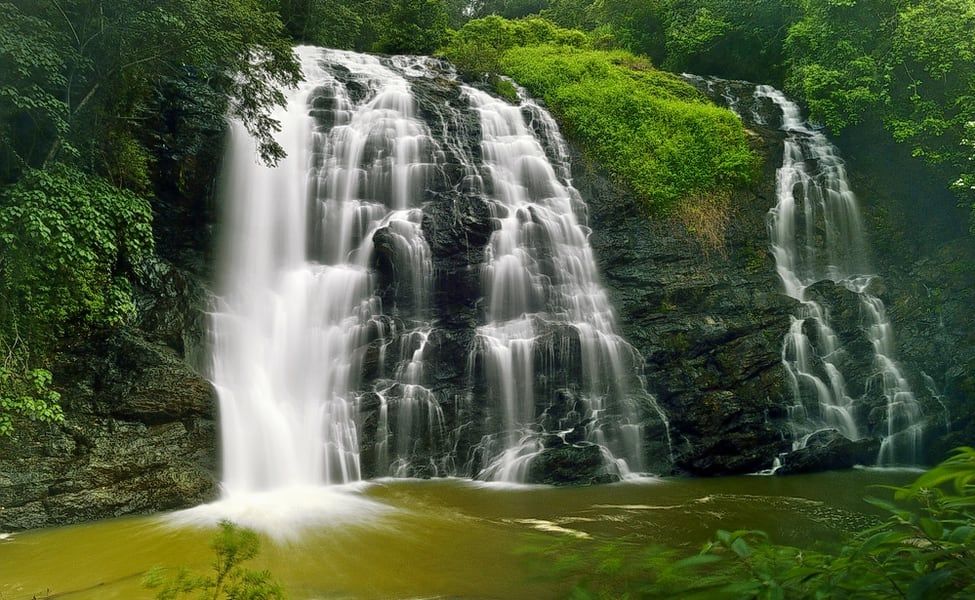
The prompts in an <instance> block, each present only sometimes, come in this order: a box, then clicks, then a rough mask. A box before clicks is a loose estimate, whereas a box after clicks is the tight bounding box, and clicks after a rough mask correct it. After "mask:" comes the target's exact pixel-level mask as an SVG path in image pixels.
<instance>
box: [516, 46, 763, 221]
mask: <svg viewBox="0 0 975 600" xmlns="http://www.w3.org/2000/svg"><path fill="white" fill-rule="evenodd" d="M502 69H503V71H504V72H505V73H506V74H507V75H509V76H511V77H512V78H513V79H515V80H516V81H517V82H518V83H519V84H521V85H523V86H525V88H527V89H528V91H529V92H531V93H532V94H534V95H536V96H539V97H541V98H542V99H543V100H544V101H545V102H546V104H547V105H548V106H549V108H550V109H551V110H552V112H553V113H555V114H556V115H557V116H558V117H559V118H560V122H561V123H562V124H563V126H564V128H565V130H566V132H567V133H568V134H569V135H570V136H572V137H574V138H576V139H578V140H579V141H580V142H582V143H583V145H584V147H585V149H586V151H587V153H589V154H590V155H591V156H592V158H594V159H596V160H597V161H599V162H600V163H601V164H602V165H604V166H605V167H606V168H607V170H608V171H609V172H610V173H611V174H612V175H613V176H614V177H616V178H617V179H618V180H620V181H622V182H625V183H626V184H628V185H629V186H630V187H632V189H634V190H635V191H636V192H637V193H638V194H639V195H640V197H641V198H643V199H644V200H645V202H646V205H647V207H648V208H649V209H650V211H651V212H653V213H657V214H663V213H671V212H673V210H674V209H675V207H676V206H677V204H678V203H680V202H681V201H683V200H685V199H689V198H694V197H699V198H700V197H710V196H715V197H717V196H721V195H724V194H727V192H728V190H730V189H731V188H733V187H736V186H739V185H742V184H744V183H746V182H748V181H750V180H751V179H752V178H753V177H754V176H755V174H756V165H757V162H756V157H755V156H754V154H753V153H752V152H751V150H750V149H749V147H748V143H747V139H746V134H745V129H744V126H743V125H742V123H741V120H740V119H738V117H736V116H735V115H734V114H732V113H731V112H729V111H727V110H724V109H721V108H718V107H716V106H714V105H712V104H711V103H710V102H708V101H707V100H705V99H704V98H703V97H702V96H701V95H700V94H699V93H698V92H697V91H696V90H695V89H694V88H693V87H691V86H690V85H688V84H687V83H685V82H684V81H682V80H681V79H679V78H677V77H675V76H673V75H670V74H667V73H663V72H661V71H658V70H656V69H654V68H652V66H651V65H650V63H649V61H647V60H646V59H644V58H640V57H637V56H634V55H633V54H630V53H628V52H623V51H599V50H585V49H579V48H570V47H564V46H561V47H560V46H552V45H543V46H535V47H521V48H513V49H511V50H509V51H508V52H507V53H506V54H505V56H504V58H503V59H502Z"/></svg>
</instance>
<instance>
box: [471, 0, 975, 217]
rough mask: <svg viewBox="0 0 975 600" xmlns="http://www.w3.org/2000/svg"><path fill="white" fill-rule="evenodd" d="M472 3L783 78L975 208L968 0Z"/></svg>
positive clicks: (702, 68)
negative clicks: (897, 148)
mask: <svg viewBox="0 0 975 600" xmlns="http://www.w3.org/2000/svg"><path fill="white" fill-rule="evenodd" d="M481 4H484V5H486V6H485V7H484V8H483V9H482V10H488V11H490V12H495V13H497V14H501V15H505V16H508V17H523V16H527V15H539V16H543V17H545V18H548V19H550V20H552V21H553V22H554V23H555V24H556V25H560V26H564V27H576V28H580V29H583V30H585V31H586V32H587V33H589V34H590V35H593V36H598V37H599V38H600V39H602V40H603V41H604V43H605V42H610V43H615V44H616V45H617V46H619V47H621V48H623V49H626V50H629V51H631V52H633V53H636V54H641V55H646V56H648V57H649V58H650V59H651V60H652V61H653V63H654V64H656V65H659V66H661V67H662V68H664V69H667V70H671V71H677V72H680V71H689V72H693V73H696V74H699V75H717V76H721V77H727V78H734V79H748V80H751V81H755V82H758V83H772V84H775V85H779V86H784V87H785V88H786V91H787V92H789V93H790V94H791V95H792V96H794V97H796V98H797V99H798V100H800V101H802V102H803V103H804V104H805V105H806V106H807V107H808V108H809V110H810V112H811V116H812V118H813V119H815V120H818V121H820V122H822V123H823V124H825V125H826V126H827V127H828V128H829V129H830V131H831V133H833V134H839V133H841V132H843V131H844V130H846V129H848V128H850V127H852V126H854V125H856V126H858V127H860V128H861V131H866V132H869V133H870V135H871V137H872V138H874V139H876V140H877V144H878V147H880V148H882V147H883V145H884V144H888V145H889V144H895V143H896V144H903V145H905V146H907V147H908V148H910V150H911V152H912V153H913V154H914V156H915V157H917V158H919V159H921V160H923V161H925V162H926V163H927V164H928V165H929V167H930V172H931V174H932V176H933V177H936V178H939V179H940V180H941V181H942V182H943V185H944V186H945V187H946V188H948V187H951V188H952V189H954V190H955V191H956V192H957V194H958V198H959V200H960V202H961V203H962V204H963V205H965V206H970V207H972V209H973V215H975V151H973V147H972V141H971V140H972V135H973V134H972V131H973V130H975V124H973V123H975V91H973V90H975V58H973V57H975V36H973V35H972V33H971V32H972V31H973V30H975V0H614V1H613V2H607V1H604V0H497V1H493V2H484V3H481ZM478 6H480V5H478ZM480 14H489V13H484V12H482V13H480ZM879 151H881V152H882V151H883V150H882V149H881V150H879ZM972 225H973V228H975V217H973V221H972Z"/></svg>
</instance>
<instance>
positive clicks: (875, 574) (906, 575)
mask: <svg viewBox="0 0 975 600" xmlns="http://www.w3.org/2000/svg"><path fill="white" fill-rule="evenodd" d="M891 491H892V492H893V501H886V500H878V499H867V502H869V503H871V504H873V505H874V506H877V507H879V508H880V509H881V510H883V511H884V512H885V513H886V514H887V515H888V516H887V518H886V520H884V521H883V522H881V523H879V524H877V525H875V526H873V527H869V528H867V529H864V530H862V531H858V532H855V533H853V534H852V535H850V537H849V539H848V540H847V541H846V542H845V543H843V544H842V545H841V546H840V547H838V548H834V549H832V550H816V549H809V548H795V547H791V546H782V545H778V544H775V543H773V542H772V541H771V540H770V539H769V538H768V536H767V535H766V534H764V533H762V532H759V531H736V532H728V531H719V532H718V533H717V536H716V538H715V539H714V541H712V542H711V543H708V544H707V545H706V546H705V547H704V548H703V549H702V550H701V552H700V553H699V554H696V555H691V556H686V555H681V553H679V552H677V551H674V550H671V549H666V548H660V547H650V548H647V547H642V546H640V545H639V544H638V543H635V544H633V545H627V544H626V543H625V542H623V543H621V542H614V543H606V544H602V545H599V546H598V547H595V548H593V547H588V546H587V547H580V546H579V545H578V544H579V543H578V542H568V543H565V544H559V545H557V546H554V547H551V546H549V547H537V548H532V549H530V552H531V553H532V554H534V555H535V556H540V557H541V558H543V559H544V560H546V561H554V562H553V564H554V565H555V568H556V573H558V575H559V576H562V577H569V578H571V579H572V580H574V581H575V584H576V588H575V589H574V590H573V594H572V597H573V598H579V599H583V598H624V597H625V598H673V597H680V598H702V599H704V598H728V599H748V598H755V599H760V598H761V599H776V598H862V599H870V598H876V599H878V600H880V599H886V598H912V599H913V598H917V599H922V598H962V597H971V595H972V594H975V450H973V449H972V448H962V449H959V450H957V451H956V452H955V454H954V456H952V457H951V458H949V459H948V460H946V461H945V462H943V463H942V464H940V465H938V466H937V467H935V468H933V469H931V470H930V471H928V472H927V473H925V474H923V475H921V476H920V477H919V478H918V479H917V480H916V481H915V482H914V483H913V484H911V485H909V486H906V487H900V488H892V489H891Z"/></svg>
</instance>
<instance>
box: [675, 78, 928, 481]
mask: <svg viewBox="0 0 975 600" xmlns="http://www.w3.org/2000/svg"><path fill="white" fill-rule="evenodd" d="M685 78H687V79H688V80H689V81H690V82H691V83H693V84H695V85H697V86H698V87H699V88H700V89H702V91H705V92H706V93H708V95H710V96H712V97H715V98H716V99H719V101H723V102H724V103H726V104H727V105H728V106H729V108H731V109H732V110H734V111H735V112H736V113H738V114H739V115H740V116H741V117H742V118H743V119H744V120H745V121H746V122H751V123H753V124H755V125H757V126H760V127H774V126H776V125H778V126H779V128H780V129H781V131H782V132H783V133H784V140H783V146H784V148H783V159H782V165H781V167H780V168H779V169H778V171H777V173H776V198H775V200H776V204H775V206H774V207H773V208H772V210H771V211H770V212H769V218H768V228H769V236H770V238H771V250H772V254H773V256H774V258H775V264H776V270H777V272H778V275H779V278H780V280H781V281H782V284H783V286H784V288H785V293H786V294H787V295H788V296H790V297H792V298H794V299H796V300H798V301H799V302H800V308H799V311H798V313H797V314H796V315H795V317H794V318H793V319H792V325H791V327H790V328H789V330H788V332H787V333H786V336H785V340H784V343H783V348H782V362H783V365H784V366H785V368H786V371H787V373H788V376H789V378H790V382H791V386H792V389H793V397H794V399H795V404H794V405H793V406H792V407H790V409H789V425H790V428H791V430H792V435H793V449H794V451H800V453H798V454H800V455H801V451H803V450H804V449H806V448H807V447H809V446H813V445H819V444H827V443H833V442H835V441H836V440H840V441H841V443H843V444H847V447H848V448H851V449H852V450H851V452H853V454H855V455H856V460H857V462H863V463H876V464H879V465H913V464H917V463H918V461H919V458H920V456H921V450H922V442H923V429H924V426H925V423H926V420H925V418H924V415H923V414H922V409H921V405H920V404H919V402H918V400H917V398H916V397H915V394H914V392H913V391H912V389H911V385H910V384H909V382H908V380H907V377H906V376H905V374H904V372H903V370H902V367H901V366H900V365H899V364H898V363H897V361H896V358H895V356H894V355H895V346H894V338H893V328H892V326H891V323H890V321H889V319H888V318H887V314H886V309H885V307H884V303H883V301H882V300H881V299H880V298H879V297H878V291H879V290H881V289H882V288H881V283H880V281H879V277H878V276H877V275H876V274H875V273H874V272H873V271H872V270H871V267H870V261H869V250H868V248H867V238H866V235H865V233H864V228H863V224H862V222H861V217H860V209H859V207H858V205H857V199H856V196H855V195H854V193H853V191H852V190H851V188H850V183H849V180H848V177H847V173H846V169H845V166H844V163H843V160H842V159H841V158H840V156H839V154H838V152H837V149H836V148H835V147H834V146H833V145H832V144H831V143H830V142H829V140H828V139H827V138H826V136H825V135H824V134H823V133H822V132H821V131H820V130H818V129H817V128H815V127H814V126H812V125H810V124H809V123H807V122H806V121H805V120H804V119H803V118H802V115H801V112H800V109H799V107H798V106H797V105H796V104H795V103H794V102H792V101H791V100H789V99H788V98H786V96H785V95H784V94H783V93H782V92H780V91H779V90H776V89H774V88H772V87H770V86H765V85H760V86H751V85H749V84H745V83H743V82H734V81H726V80H721V79H717V78H701V77H695V76H691V75H685ZM749 93H750V97H749ZM831 311H832V313H831ZM833 313H835V314H833ZM839 317H844V318H843V319H839V321H838V318H839ZM851 321H855V323H853V324H852V326H851ZM837 327H841V328H842V329H843V330H844V331H839V330H837ZM852 330H855V331H852ZM876 438H879V439H880V444H879V446H875V445H873V444H871V443H870V440H871V439H876ZM849 442H855V443H854V444H852V445H850V444H849ZM794 454H796V453H794ZM790 456H793V455H787V456H786V458H785V460H786V464H787V466H788V463H789V460H790Z"/></svg>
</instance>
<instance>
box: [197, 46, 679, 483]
mask: <svg viewBox="0 0 975 600" xmlns="http://www.w3.org/2000/svg"><path fill="white" fill-rule="evenodd" d="M297 53H298V56H299V58H300V60H301V64H302V69H303V72H304V82H303V83H302V84H301V85H300V86H299V87H298V88H297V89H295V90H288V91H287V92H286V94H287V98H288V103H287V106H286V107H284V108H283V109H282V110H280V111H278V113H277V114H276V115H275V116H276V118H278V119H279V120H280V121H281V124H282V129H281V132H280V134H279V135H278V136H277V138H278V141H279V143H280V144H281V145H282V146H283V148H284V150H285V151H286V152H287V158H285V159H284V160H283V161H282V162H281V163H280V164H279V165H277V166H275V167H266V166H262V165H260V164H258V163H257V159H256V150H255V145H254V142H253V140H252V139H251V138H250V137H249V136H248V135H247V134H246V132H245V131H244V130H243V128H242V127H239V126H238V125H234V126H233V132H232V133H233V135H232V136H231V138H230V144H229V150H228V154H227V160H226V167H225V174H224V186H223V194H224V197H225V205H226V207H227V209H226V210H227V215H226V224H225V225H226V240H225V247H224V252H223V259H224V266H223V269H222V271H221V279H220V282H219V288H218V294H219V295H218V296H217V297H216V298H215V300H214V309H213V311H212V313H211V336H212V356H213V360H212V380H213V383H214V386H215V388H216V389H217V391H218V396H219V399H220V413H221V431H222V440H223V442H222V443H223V448H222V450H223V465H224V476H223V487H224V495H225V497H226V498H231V499H232V498H234V497H243V496H246V495H248V494H250V495H253V494H260V493H263V492H267V491H273V490H280V489H285V488H309V487H316V486H323V485H326V484H338V483H347V482H353V481H357V480H360V479H366V478H370V477H373V476H395V477H411V476H454V475H456V476H472V477H479V478H483V479H496V480H504V481H527V480H529V479H532V476H531V474H530V473H529V470H530V467H531V465H532V461H533V460H534V459H536V458H537V457H538V456H539V455H541V454H544V452H545V451H546V450H548V449H551V448H554V447H556V446H557V447H559V448H560V449H562V450H564V449H566V448H569V449H579V450H581V451H583V452H584V453H588V452H590V450H592V451H594V452H595V457H596V460H597V461H600V462H601V464H602V467H601V471H602V474H603V476H606V477H610V478H611V477H614V476H619V475H626V474H628V473H630V472H632V471H637V472H639V471H643V470H645V468H646V467H645V465H646V462H645V454H646V451H645V449H644V448H643V443H644V440H645V439H646V438H647V436H648V435H651V434H652V433H655V432H656V430H655V429H654V430H652V431H650V430H646V429H645V427H644V426H645V425H646V424H647V423H653V424H654V426H655V427H656V426H657V425H659V424H660V423H663V422H665V421H664V420H663V418H662V414H661V413H660V412H659V409H657V408H656V405H655V403H654V402H653V398H652V397H651V396H649V394H647V393H646V392H645V389H644V386H643V384H642V379H641V373H640V366H641V365H642V360H641V359H640V357H639V355H638V354H637V353H636V352H635V351H634V350H633V349H632V347H631V346H629V345H628V344H627V343H626V342H625V341H624V340H623V339H622V338H621V337H620V336H619V335H618V334H617V333H616V327H615V324H614V318H613V313H612V309H611V307H610V305H609V302H608V299H607V297H606V294H605V292H604V290H603V289H602V288H601V286H600V284H599V282H598V275H597V272H596V267H595V262H594V260H593V257H592V251H591V249H590V247H589V244H588V240H587V235H588V231H587V229H586V228H585V226H583V225H581V224H580V222H579V219H578V218H577V216H576V215H577V213H578V214H582V215H584V211H585V206H584V203H583V202H582V201H581V199H580V198H579V196H578V193H577V192H576V191H575V190H574V189H573V188H572V186H571V182H570V181H569V175H568V173H569V169H568V162H567V160H566V154H567V153H566V151H565V146H564V141H563V140H562V138H561V136H560V135H559V133H558V129H557V127H556V126H555V123H554V121H553V120H552V118H551V117H550V116H549V115H548V113H547V112H545V111H544V110H543V109H542V108H540V107H539V106H538V105H537V104H535V103H533V102H531V101H530V100H527V99H524V100H523V101H522V102H521V103H520V105H512V104H508V103H506V102H503V101H501V100H498V99H495V98H493V97H491V96H490V95H488V94H486V93H484V92H481V91H479V90H476V89H473V88H468V87H465V86H461V85H460V84H459V83H458V82H457V81H456V78H455V77H454V75H453V73H452V71H450V70H449V69H448V68H447V67H446V66H445V65H443V64H441V63H438V62H437V61H434V60H432V59H426V58H420V57H393V58H380V57H375V56H368V55H362V54H356V53H351V52H342V51H332V50H322V49H316V48H310V47H302V48H298V49H297ZM492 223H493V225H492ZM492 226H493V227H494V228H495V231H494V232H493V233H490V231H491V228H492ZM479 231H484V232H485V233H484V234H483V237H482V238H480V239H481V240H483V242H469V241H468V238H471V239H477V236H478V235H482V234H479V233H478V232H479ZM475 244H477V247H476V248H475V247H474V245H475ZM482 244H486V247H484V246H483V245H482ZM482 257H483V258H484V260H483V262H482ZM438 265H439V266H438ZM479 270H483V275H482V277H481V281H482V285H481V286H480V287H479V288H478V289H476V290H475V289H470V287H471V286H468V287H467V288H463V291H462V292H455V290H454V289H453V288H454V287H455V286H463V285H464V284H463V282H461V281H459V280H457V278H461V279H463V278H464V277H466V275H465V274H466V273H476V272H477V271H479ZM452 278H453V280H452ZM482 293H483V296H484V298H483V300H482V301H481V302H480V304H478V303H477V299H476V298H471V297H470V296H471V295H477V294H482ZM468 304H469V305H470V308H468ZM479 306H483V314H484V317H483V318H482V319H481V322H480V324H479V325H478V323H477V321H476V314H478V313H479V312H480V311H481V308H476V307H479ZM464 311H470V314H471V316H470V317H469V318H468V317H463V316H462V314H461V313H464ZM464 314H466V313H464ZM465 318H466V319H467V320H465ZM465 340H466V341H465ZM458 351H459V352H458ZM463 354H466V355H468V356H469V357H470V360H469V361H464V360H463V359H462V358H461V356H462V355H463ZM458 362H459V363H461V364H466V365H470V366H467V367H461V368H460V369H457V368H455V367H454V366H452V364H451V363H458ZM455 373H456V375H455ZM458 382H460V383H458ZM585 456H586V457H587V460H588V459H591V458H592V456H593V455H592V454H591V453H590V454H586V455H585ZM534 479H536V480H537V479H538V478H537V477H535V478H534Z"/></svg>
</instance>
